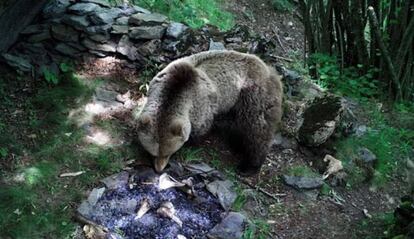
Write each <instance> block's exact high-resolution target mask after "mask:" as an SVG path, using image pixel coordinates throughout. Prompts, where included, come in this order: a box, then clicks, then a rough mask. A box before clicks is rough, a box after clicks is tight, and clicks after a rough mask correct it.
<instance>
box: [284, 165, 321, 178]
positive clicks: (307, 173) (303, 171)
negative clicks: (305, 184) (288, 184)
mask: <svg viewBox="0 0 414 239" xmlns="http://www.w3.org/2000/svg"><path fill="white" fill-rule="evenodd" d="M286 174H287V175H289V176H300V177H315V176H318V175H319V174H318V173H316V172H314V171H313V170H312V169H311V168H310V167H308V166H303V165H299V166H293V167H291V168H289V169H288V170H287V172H286Z"/></svg>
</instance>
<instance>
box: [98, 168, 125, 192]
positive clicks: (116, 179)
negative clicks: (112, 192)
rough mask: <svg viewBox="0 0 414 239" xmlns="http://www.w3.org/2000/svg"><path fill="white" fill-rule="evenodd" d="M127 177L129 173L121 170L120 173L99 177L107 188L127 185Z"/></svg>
mask: <svg viewBox="0 0 414 239" xmlns="http://www.w3.org/2000/svg"><path fill="white" fill-rule="evenodd" d="M128 179H129V173H128V172H126V171H122V172H120V173H117V174H114V175H111V176H109V177H106V178H104V179H101V180H100V181H101V182H103V183H104V184H105V186H106V187H107V188H108V189H117V188H119V187H123V186H125V185H127V183H128Z"/></svg>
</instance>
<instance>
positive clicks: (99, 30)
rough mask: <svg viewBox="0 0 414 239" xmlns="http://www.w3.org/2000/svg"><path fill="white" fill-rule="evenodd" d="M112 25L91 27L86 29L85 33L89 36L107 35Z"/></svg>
mask: <svg viewBox="0 0 414 239" xmlns="http://www.w3.org/2000/svg"><path fill="white" fill-rule="evenodd" d="M111 27H112V26H111V25H102V26H90V27H87V28H86V29H85V32H86V33H88V34H89V35H92V34H107V33H108V32H109V30H110V29H111Z"/></svg>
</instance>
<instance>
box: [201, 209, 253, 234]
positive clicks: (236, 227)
mask: <svg viewBox="0 0 414 239" xmlns="http://www.w3.org/2000/svg"><path fill="white" fill-rule="evenodd" d="M245 223H246V217H245V216H243V215H242V214H240V213H237V212H229V214H228V215H227V216H226V217H225V218H224V219H223V220H222V221H221V222H220V223H219V224H217V225H216V226H215V227H213V229H211V230H210V231H209V232H208V235H207V236H208V238H210V239H239V238H242V235H243V231H244V225H245Z"/></svg>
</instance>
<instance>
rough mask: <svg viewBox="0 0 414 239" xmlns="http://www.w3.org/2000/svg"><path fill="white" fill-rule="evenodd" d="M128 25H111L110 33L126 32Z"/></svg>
mask: <svg viewBox="0 0 414 239" xmlns="http://www.w3.org/2000/svg"><path fill="white" fill-rule="evenodd" d="M128 31H129V27H128V26H125V25H112V30H111V33H112V34H127V33H128Z"/></svg>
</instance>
